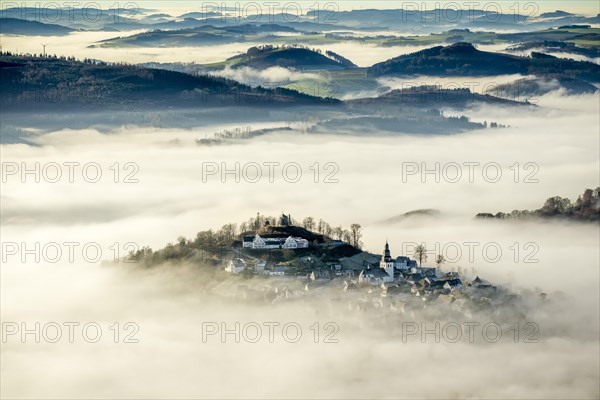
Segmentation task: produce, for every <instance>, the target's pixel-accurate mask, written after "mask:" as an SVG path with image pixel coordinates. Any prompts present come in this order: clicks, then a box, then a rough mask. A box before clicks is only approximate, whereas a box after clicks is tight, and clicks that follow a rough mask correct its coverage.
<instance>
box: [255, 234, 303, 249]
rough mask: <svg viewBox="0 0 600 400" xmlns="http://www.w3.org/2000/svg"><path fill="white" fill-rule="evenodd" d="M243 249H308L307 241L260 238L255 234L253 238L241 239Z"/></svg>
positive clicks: (273, 237)
mask: <svg viewBox="0 0 600 400" xmlns="http://www.w3.org/2000/svg"><path fill="white" fill-rule="evenodd" d="M243 247H245V248H252V249H266V250H273V249H305V248H308V240H306V239H303V238H299V237H292V236H287V237H285V236H265V237H261V236H260V235H259V234H256V235H255V236H254V238H252V236H245V237H244V238H243Z"/></svg>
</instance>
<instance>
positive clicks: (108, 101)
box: [0, 53, 338, 111]
mask: <svg viewBox="0 0 600 400" xmlns="http://www.w3.org/2000/svg"><path fill="white" fill-rule="evenodd" d="M0 83H1V85H2V92H1V97H0V101H1V103H2V108H3V109H4V110H19V111H25V110H30V109H38V108H40V107H41V108H61V107H71V108H81V107H94V108H96V109H97V108H98V107H100V108H107V109H113V108H115V109H119V108H120V107H122V106H123V105H128V106H132V107H141V108H163V107H219V106H224V105H233V106H235V105H237V106H249V107H251V106H256V107H260V106H270V107H274V106H285V105H290V104H295V105H298V104H300V105H317V104H319V105H320V104H336V103H338V100H334V99H326V98H320V97H315V96H310V95H306V94H303V93H299V92H297V91H294V90H290V89H284V88H276V89H266V88H262V87H251V86H248V85H244V84H241V83H239V82H236V81H233V80H230V79H225V78H220V77H215V76H209V75H188V74H184V73H180V72H174V71H168V70H160V69H151V68H141V67H137V66H132V65H123V64H107V63H103V62H98V61H93V60H84V61H77V60H74V59H65V58H54V57H35V56H15V55H11V54H8V53H3V54H2V56H1V57H0Z"/></svg>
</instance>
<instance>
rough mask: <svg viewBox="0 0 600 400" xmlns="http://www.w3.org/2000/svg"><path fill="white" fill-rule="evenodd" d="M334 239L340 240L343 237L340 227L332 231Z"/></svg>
mask: <svg viewBox="0 0 600 400" xmlns="http://www.w3.org/2000/svg"><path fill="white" fill-rule="evenodd" d="M333 232H334V234H335V237H336V239H337V240H342V238H343V236H344V230H343V229H342V227H341V226H338V227H337V228H335V229H334V230H333Z"/></svg>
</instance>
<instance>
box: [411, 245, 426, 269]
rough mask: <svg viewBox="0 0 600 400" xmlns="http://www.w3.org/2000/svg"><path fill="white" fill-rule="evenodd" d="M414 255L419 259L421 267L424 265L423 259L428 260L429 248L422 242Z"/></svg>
mask: <svg viewBox="0 0 600 400" xmlns="http://www.w3.org/2000/svg"><path fill="white" fill-rule="evenodd" d="M413 255H414V256H415V258H416V259H417V260H419V267H421V266H423V261H427V249H426V248H425V246H423V245H422V244H420V245H418V246H417V247H415V252H414V253H413Z"/></svg>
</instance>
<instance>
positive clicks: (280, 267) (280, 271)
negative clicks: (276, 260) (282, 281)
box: [270, 265, 285, 276]
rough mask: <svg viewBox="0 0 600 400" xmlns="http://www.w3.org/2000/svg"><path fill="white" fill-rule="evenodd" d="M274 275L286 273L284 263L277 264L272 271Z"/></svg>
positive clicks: (271, 273)
mask: <svg viewBox="0 0 600 400" xmlns="http://www.w3.org/2000/svg"><path fill="white" fill-rule="evenodd" d="M270 275H272V276H283V275H285V267H284V266H283V265H276V266H275V267H274V268H273V271H271V272H270Z"/></svg>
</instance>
